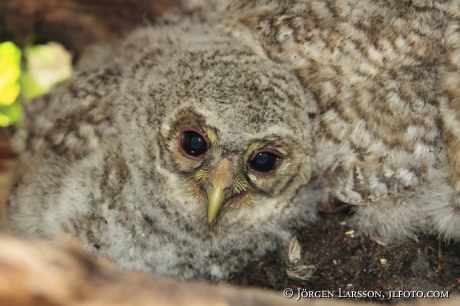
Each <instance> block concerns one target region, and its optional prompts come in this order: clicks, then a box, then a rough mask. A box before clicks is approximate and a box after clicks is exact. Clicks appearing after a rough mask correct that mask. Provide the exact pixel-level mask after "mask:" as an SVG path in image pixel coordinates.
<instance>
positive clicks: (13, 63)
mask: <svg viewBox="0 0 460 306" xmlns="http://www.w3.org/2000/svg"><path fill="white" fill-rule="evenodd" d="M71 71H72V68H71V56H70V54H69V53H68V52H67V51H65V49H64V48H63V47H62V46H60V45H58V44H56V43H48V44H46V45H34V46H28V47H26V48H25V49H24V50H23V52H21V50H20V49H19V48H18V47H17V46H15V45H14V44H13V43H12V42H4V43H1V44H0V127H5V126H9V125H12V124H15V123H17V122H18V120H19V118H20V116H21V110H22V105H24V103H26V102H27V101H29V100H31V99H33V98H35V97H37V96H40V95H43V94H45V93H47V92H49V90H50V89H51V87H52V86H53V85H54V84H56V83H57V82H59V81H62V80H64V79H66V78H68V77H69V76H70V74H71Z"/></svg>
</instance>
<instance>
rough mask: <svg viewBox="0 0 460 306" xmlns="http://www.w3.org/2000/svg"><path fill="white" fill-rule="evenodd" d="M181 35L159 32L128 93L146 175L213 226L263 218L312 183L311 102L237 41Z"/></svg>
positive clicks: (282, 70) (286, 74)
mask: <svg viewBox="0 0 460 306" xmlns="http://www.w3.org/2000/svg"><path fill="white" fill-rule="evenodd" d="M181 31H182V32H181ZM183 31H184V30H183V29H182V30H180V31H178V32H179V33H174V34H171V35H170V36H168V37H174V39H171V38H167V37H166V38H165V39H164V40H162V38H161V37H162V36H161V33H160V34H158V32H157V35H158V36H157V37H156V38H155V40H156V42H155V46H158V47H153V48H152V47H150V51H148V52H146V53H144V54H143V55H142V56H140V57H139V58H138V59H137V64H136V65H133V66H132V76H131V77H130V78H131V79H132V80H130V81H129V82H128V84H127V85H126V86H125V90H126V92H127V94H128V96H129V99H128V100H130V102H128V105H131V106H132V110H131V111H129V110H128V111H126V116H134V117H135V118H136V123H135V125H136V132H135V133H137V135H136V136H133V137H135V138H136V139H137V140H136V141H137V143H138V145H139V144H141V145H144V151H143V152H144V153H143V155H142V156H143V165H144V166H143V167H145V169H144V171H145V172H146V173H149V170H147V169H151V171H152V172H155V173H161V175H164V176H165V181H166V182H167V183H166V184H167V185H168V188H167V190H168V191H167V192H168V195H169V199H168V200H169V201H170V202H171V203H172V204H171V205H177V206H178V207H177V210H178V211H180V212H182V213H184V214H188V215H190V214H196V215H197V216H201V219H200V220H202V221H201V222H203V223H206V224H209V225H211V227H212V226H213V225H215V224H222V223H223V224H230V223H235V222H238V221H241V220H256V219H257V220H260V222H264V221H267V220H269V219H270V218H273V213H275V214H276V212H280V211H281V209H282V208H283V207H285V206H289V205H291V204H290V203H291V199H292V198H293V197H294V196H295V194H296V191H297V190H298V189H299V187H300V186H302V185H305V184H307V183H308V181H309V179H310V176H311V171H312V161H311V155H312V154H313V152H312V150H313V149H312V139H311V132H312V122H311V121H312V118H310V117H313V116H311V113H310V116H309V108H311V107H310V104H309V103H311V102H309V101H308V99H307V97H306V94H305V92H304V90H303V86H302V85H301V84H300V83H299V81H298V79H297V78H296V76H295V75H294V74H293V73H292V72H290V71H289V69H288V68H286V67H284V66H282V65H280V64H278V63H276V62H273V61H271V60H269V59H267V58H264V57H263V56H260V55H258V54H256V53H255V52H253V51H252V49H251V48H248V47H247V46H246V45H244V44H241V43H239V42H238V41H236V40H235V39H234V38H231V37H227V36H225V35H222V34H216V32H215V31H213V30H212V29H209V28H206V29H203V32H205V33H197V32H196V31H197V30H196V28H195V29H194V32H190V31H189V32H186V33H185V34H184V33H183ZM150 39H153V38H150ZM144 40H147V39H146V38H145V37H144ZM144 43H145V42H144ZM145 44H146V45H147V44H152V42H151V41H150V42H148V43H145ZM160 45H161V46H162V47H161V48H160V47H159V46H160ZM311 109H312V108H311ZM131 121H133V119H131ZM152 156H155V159H152V158H151V157H152ZM153 165H155V166H153ZM270 211H271V212H270Z"/></svg>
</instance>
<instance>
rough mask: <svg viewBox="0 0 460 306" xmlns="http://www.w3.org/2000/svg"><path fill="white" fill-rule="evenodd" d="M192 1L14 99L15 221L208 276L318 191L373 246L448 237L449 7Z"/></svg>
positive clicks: (451, 230)
mask: <svg viewBox="0 0 460 306" xmlns="http://www.w3.org/2000/svg"><path fill="white" fill-rule="evenodd" d="M198 4H199V2H198ZM186 6H187V5H186V3H185V4H184V7H186ZM193 10H195V13H194V14H190V15H185V14H184V15H182V16H178V15H173V14H172V15H169V16H165V18H164V20H163V21H162V22H159V23H158V24H155V25H153V26H150V27H146V28H142V29H139V30H137V31H135V32H134V33H133V34H131V35H130V36H128V37H127V38H126V39H125V40H123V41H121V42H119V43H114V44H112V45H105V46H98V47H94V48H92V49H91V50H89V51H88V52H87V55H86V56H85V57H84V58H83V59H82V61H81V62H80V64H79V66H78V67H77V69H76V72H75V73H74V75H73V77H72V78H71V79H70V80H69V81H68V82H66V83H65V84H62V85H61V86H59V87H58V88H56V89H55V91H54V92H52V93H51V94H49V95H48V96H45V97H43V98H41V99H38V100H35V101H33V102H31V103H30V104H29V105H28V106H27V109H26V111H25V119H24V122H23V126H22V129H21V130H19V132H18V135H16V138H15V140H14V141H15V146H16V149H17V150H18V152H19V154H20V162H21V165H20V167H19V169H18V172H17V183H16V184H15V186H14V188H13V190H12V194H11V196H10V199H9V205H10V207H9V220H8V222H7V223H8V226H9V227H10V228H11V229H12V230H13V231H14V232H16V233H18V234H20V235H22V236H25V237H29V238H45V239H51V240H58V237H59V235H60V234H61V233H66V234H70V235H72V236H74V237H76V238H77V239H78V240H80V241H81V242H82V243H83V245H84V247H85V248H86V249H87V250H88V251H89V252H91V253H93V254H96V255H100V256H105V257H108V258H110V259H111V260H113V261H114V262H115V263H116V264H117V265H119V266H120V267H123V268H127V269H136V270H143V271H152V272H154V273H157V274H162V275H171V276H175V277H179V278H184V279H187V278H206V279H212V280H218V279H223V278H226V277H227V276H228V274H229V273H231V272H233V271H237V270H239V269H242V268H243V267H244V265H245V264H246V263H247V262H248V261H249V259H250V258H252V257H253V256H260V255H263V254H264V253H265V252H266V251H267V250H272V249H274V248H275V247H276V245H277V243H278V242H280V241H285V240H287V239H288V238H289V237H290V236H291V229H292V228H295V227H299V226H302V225H305V224H307V223H308V222H310V221H312V220H314V215H315V213H314V212H315V205H316V204H317V203H319V202H325V201H327V200H328V199H329V198H336V199H338V200H340V201H343V202H345V203H348V204H352V205H354V208H355V214H354V215H353V217H352V222H353V224H354V226H355V228H356V229H357V230H359V231H360V232H361V233H363V234H366V235H370V236H373V237H376V238H377V239H379V240H381V241H386V242H389V241H394V240H398V239H403V238H408V237H412V238H413V237H415V234H416V233H417V231H424V232H429V233H435V234H438V235H440V236H441V237H444V238H446V239H458V238H459V237H460V222H459V221H460V201H459V196H458V194H459V192H460V153H459V150H460V139H458V137H459V136H460V120H459V117H460V106H459V103H460V102H459V101H460V100H459V96H460V95H459V92H460V77H459V73H458V69H459V67H460V4H459V3H458V2H455V1H450V2H449V1H447V2H446V1H396V0H395V1H390V0H387V1H385V0H379V1H365V2H364V1H351V0H350V1H347V0H343V1H311V0H305V1H294V0H291V1H288V0H286V1H268V0H266V1H217V2H213V3H211V4H209V3H204V5H203V7H201V8H200V7H199V5H198V8H194V9H193Z"/></svg>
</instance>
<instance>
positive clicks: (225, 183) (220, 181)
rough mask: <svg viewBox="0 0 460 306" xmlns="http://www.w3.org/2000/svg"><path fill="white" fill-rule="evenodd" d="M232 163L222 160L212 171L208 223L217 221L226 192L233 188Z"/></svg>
mask: <svg viewBox="0 0 460 306" xmlns="http://www.w3.org/2000/svg"><path fill="white" fill-rule="evenodd" d="M231 166H232V162H231V161H230V160H228V159H227V158H222V159H221V160H220V161H219V162H218V163H217V165H216V167H215V168H214V169H213V170H212V172H211V175H210V182H211V184H212V188H211V190H209V191H208V192H207V195H208V223H209V224H211V223H213V222H214V220H215V219H216V216H217V213H218V212H219V210H220V207H221V206H222V203H223V202H224V190H225V189H226V188H227V187H229V186H231V183H232V179H233V176H232V174H231Z"/></svg>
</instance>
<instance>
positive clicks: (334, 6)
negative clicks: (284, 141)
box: [222, 0, 460, 242]
mask: <svg viewBox="0 0 460 306" xmlns="http://www.w3.org/2000/svg"><path fill="white" fill-rule="evenodd" d="M224 7H225V10H223V11H222V12H224V14H227V15H226V16H227V18H222V19H223V20H225V21H224V22H225V23H226V24H227V26H228V29H229V31H234V32H237V33H239V35H240V36H244V37H246V38H245V39H246V40H252V41H257V42H259V44H260V48H261V49H262V50H264V51H265V53H266V54H267V56H268V57H269V58H271V59H272V60H274V61H276V62H281V63H284V64H286V65H288V66H290V67H291V70H292V72H293V73H294V74H295V75H296V76H298V78H299V79H300V81H301V83H302V84H303V86H304V88H305V90H306V93H307V94H309V96H312V97H314V101H315V105H316V107H317V109H318V116H317V117H318V121H316V122H315V123H314V126H315V128H314V130H315V131H316V132H315V135H313V146H314V147H315V150H316V152H317V155H316V158H314V164H315V167H314V168H315V169H317V172H315V173H314V175H317V176H320V177H323V178H324V179H325V180H326V181H327V184H328V186H329V188H330V190H331V197H334V198H337V199H339V200H340V201H342V202H345V203H349V204H352V205H353V206H354V210H355V214H354V216H353V218H352V221H353V223H354V226H355V227H356V229H358V230H359V231H360V232H361V233H364V234H368V235H372V236H374V237H376V238H378V239H379V240H384V241H387V242H389V241H394V240H398V239H403V238H407V237H412V238H414V237H415V235H416V232H417V231H424V232H428V233H433V234H437V235H439V236H440V237H443V238H446V239H454V240H458V239H459V238H460V196H459V194H460V132H459V131H460V89H459V88H460V73H459V71H460V60H459V59H460V34H459V33H460V32H459V28H460V2H459V1H454V0H451V1H431V0H429V1H428V0H419V1H412V0H408V1H399V0H377V1H351V0H343V1H335V0H334V1H331V0H322V1H313V0H305V1H297V0H286V1H232V2H231V3H230V4H229V3H226V4H225V5H224Z"/></svg>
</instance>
